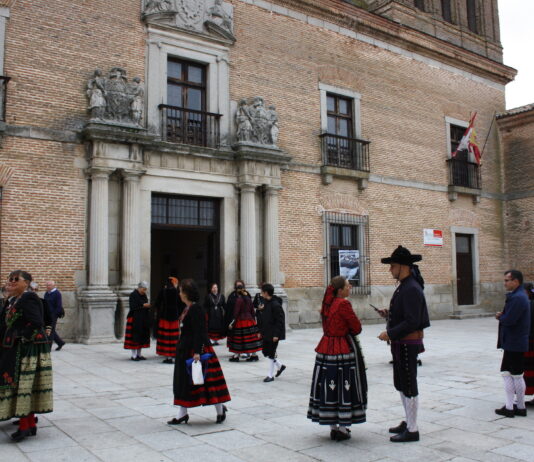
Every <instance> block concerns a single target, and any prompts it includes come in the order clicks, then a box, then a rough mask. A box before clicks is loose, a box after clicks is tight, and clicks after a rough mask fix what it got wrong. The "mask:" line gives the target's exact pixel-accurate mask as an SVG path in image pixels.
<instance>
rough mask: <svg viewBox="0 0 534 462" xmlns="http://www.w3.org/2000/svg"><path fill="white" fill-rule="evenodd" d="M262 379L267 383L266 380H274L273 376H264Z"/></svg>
mask: <svg viewBox="0 0 534 462" xmlns="http://www.w3.org/2000/svg"><path fill="white" fill-rule="evenodd" d="M263 381H264V382H265V383H267V382H274V377H265V378H264V379H263Z"/></svg>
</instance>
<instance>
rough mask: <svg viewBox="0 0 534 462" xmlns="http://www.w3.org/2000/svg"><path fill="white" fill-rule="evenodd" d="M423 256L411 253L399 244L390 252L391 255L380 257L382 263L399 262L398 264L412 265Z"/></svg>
mask: <svg viewBox="0 0 534 462" xmlns="http://www.w3.org/2000/svg"><path fill="white" fill-rule="evenodd" d="M422 259H423V257H422V256H421V255H417V254H413V255H412V253H411V252H410V251H409V250H408V249H407V248H406V247H403V246H402V245H399V246H398V247H397V248H396V249H395V250H394V251H393V253H392V254H391V257H388V258H382V260H380V261H381V262H382V263H386V264H390V263H399V264H400V265H408V266H410V265H412V264H413V263H415V262H416V261H421V260H422Z"/></svg>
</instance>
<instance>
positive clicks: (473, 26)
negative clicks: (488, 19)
mask: <svg viewBox="0 0 534 462" xmlns="http://www.w3.org/2000/svg"><path fill="white" fill-rule="evenodd" d="M466 6H467V27H468V28H469V30H470V31H471V32H474V33H475V34H478V24H477V10H476V0H466Z"/></svg>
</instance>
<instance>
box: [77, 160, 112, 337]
mask: <svg viewBox="0 0 534 462" xmlns="http://www.w3.org/2000/svg"><path fill="white" fill-rule="evenodd" d="M111 172H112V169H109V168H100V167H93V168H90V169H89V170H88V172H87V173H88V174H89V175H90V178H91V199H90V211H89V259H88V265H89V286H88V287H87V288H86V289H85V290H84V291H82V293H81V294H80V297H79V300H80V310H81V313H80V316H79V318H78V319H79V323H80V329H79V332H80V341H81V342H83V343H102V342H111V341H115V340H116V336H115V311H116V307H117V296H116V295H115V294H114V293H113V292H112V291H111V290H110V289H109V286H108V270H109V263H108V261H109V260H108V259H109V255H108V253H109V246H108V234H109V227H108V204H109V195H108V194H109V193H108V183H109V175H110V174H111Z"/></svg>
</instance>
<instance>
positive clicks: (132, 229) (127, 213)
mask: <svg viewBox="0 0 534 462" xmlns="http://www.w3.org/2000/svg"><path fill="white" fill-rule="evenodd" d="M142 174H143V172H140V171H135V170H124V171H123V173H122V175H123V185H122V245H121V247H122V249H121V258H122V261H121V266H122V274H121V291H122V290H125V291H128V293H130V292H131V291H132V290H133V289H134V288H135V287H136V286H137V283H138V282H139V278H140V272H141V261H140V258H141V255H140V249H141V248H140V238H139V217H140V214H139V188H140V186H139V179H140V176H141V175H142Z"/></svg>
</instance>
